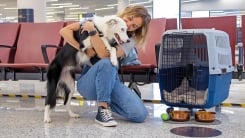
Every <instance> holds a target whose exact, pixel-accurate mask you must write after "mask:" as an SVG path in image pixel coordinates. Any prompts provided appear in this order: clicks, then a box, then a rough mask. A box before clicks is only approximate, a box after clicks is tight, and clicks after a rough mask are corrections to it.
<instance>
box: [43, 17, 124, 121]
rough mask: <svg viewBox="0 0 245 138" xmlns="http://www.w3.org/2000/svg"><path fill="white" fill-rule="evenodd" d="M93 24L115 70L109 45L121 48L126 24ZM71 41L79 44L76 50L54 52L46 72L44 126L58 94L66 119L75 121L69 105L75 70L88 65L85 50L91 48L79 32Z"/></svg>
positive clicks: (112, 20) (113, 20) (109, 20)
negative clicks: (65, 110)
mask: <svg viewBox="0 0 245 138" xmlns="http://www.w3.org/2000/svg"><path fill="white" fill-rule="evenodd" d="M93 22H94V24H95V26H96V27H97V29H98V31H99V32H101V33H102V34H103V37H101V39H102V40H103V42H104V44H105V46H106V48H107V50H108V51H109V52H110V59H111V62H112V64H113V65H115V66H117V64H118V63H117V57H116V49H115V47H111V45H110V44H111V42H116V43H117V44H121V43H124V42H128V41H129V38H128V35H127V25H126V23H125V22H124V21H123V20H122V19H121V18H120V17H117V16H105V17H98V16H95V17H94V18H93ZM74 37H75V39H77V40H78V41H79V43H80V50H77V49H75V48H74V47H72V46H71V45H70V44H68V43H66V44H65V46H64V47H63V48H62V49H61V50H60V51H59V52H58V54H57V55H56V57H55V58H54V60H53V61H52V62H51V64H50V65H49V68H48V72H47V97H46V99H45V111H44V122H46V123H50V122H51V118H50V112H51V109H53V108H54V107H55V106H56V99H57V97H58V95H59V94H60V93H63V94H64V105H66V109H67V111H68V113H69V115H70V117H73V118H78V117H79V115H78V114H75V113H73V112H72V111H71V107H70V102H71V99H72V96H73V93H74V91H75V71H76V70H75V69H76V67H77V66H78V65H79V66H81V65H82V64H90V63H91V62H90V58H89V57H88V56H86V54H85V52H84V51H85V50H86V49H87V48H89V47H92V46H91V43H90V37H89V35H88V32H85V31H84V32H83V33H81V30H79V31H76V32H74Z"/></svg>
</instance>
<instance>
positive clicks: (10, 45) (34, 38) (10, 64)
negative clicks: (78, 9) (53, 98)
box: [0, 22, 65, 80]
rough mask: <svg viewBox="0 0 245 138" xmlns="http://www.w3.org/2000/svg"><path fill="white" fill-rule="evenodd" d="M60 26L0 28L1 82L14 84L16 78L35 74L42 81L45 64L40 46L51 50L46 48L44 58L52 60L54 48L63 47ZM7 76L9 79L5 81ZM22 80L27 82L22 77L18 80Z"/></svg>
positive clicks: (40, 24) (18, 24)
mask: <svg viewBox="0 0 245 138" xmlns="http://www.w3.org/2000/svg"><path fill="white" fill-rule="evenodd" d="M64 26H65V23H64V22H55V23H4V24H0V35H1V36H0V48H1V50H0V55H1V56H0V58H1V59H0V61H1V63H0V68H1V72H2V79H4V80H6V79H9V78H10V79H13V80H16V79H17V76H16V75H20V74H21V73H24V72H27V73H37V72H38V74H40V77H39V79H40V80H44V73H45V71H46V69H47V67H48V63H45V61H44V58H43V53H42V50H41V46H42V45H46V46H47V45H49V46H53V47H55V48H50V49H49V50H48V53H47V56H48V58H49V59H53V58H54V57H55V55H56V52H57V50H58V48H59V47H62V45H63V39H62V37H61V36H60V34H59V30H60V29H61V28H62V27H64ZM9 72H10V73H9ZM18 73H20V74H18ZM8 74H9V75H10V77H9V78H8ZM25 77H26V78H28V75H26V74H24V75H23V77H21V78H20V79H24V78H25Z"/></svg>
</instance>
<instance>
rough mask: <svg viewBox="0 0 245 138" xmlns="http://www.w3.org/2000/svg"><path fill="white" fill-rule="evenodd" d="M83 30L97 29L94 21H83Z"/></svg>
mask: <svg viewBox="0 0 245 138" xmlns="http://www.w3.org/2000/svg"><path fill="white" fill-rule="evenodd" d="M82 30H83V31H88V32H91V31H94V30H95V27H94V23H93V22H91V21H85V22H83V24H82Z"/></svg>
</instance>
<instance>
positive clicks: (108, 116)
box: [101, 109, 114, 120]
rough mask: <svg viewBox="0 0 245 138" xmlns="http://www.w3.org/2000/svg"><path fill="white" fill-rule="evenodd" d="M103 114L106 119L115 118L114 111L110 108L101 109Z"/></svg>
mask: <svg viewBox="0 0 245 138" xmlns="http://www.w3.org/2000/svg"><path fill="white" fill-rule="evenodd" d="M101 114H102V117H103V119H104V120H113V119H114V118H113V117H112V113H111V111H110V110H108V109H101Z"/></svg>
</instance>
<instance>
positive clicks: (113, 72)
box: [77, 58, 148, 122]
mask: <svg viewBox="0 0 245 138" xmlns="http://www.w3.org/2000/svg"><path fill="white" fill-rule="evenodd" d="M77 90H78V92H79V93H80V94H81V95H82V96H83V97H84V98H86V99H87V100H96V101H97V102H107V103H108V104H109V105H110V108H111V110H112V111H113V112H116V113H118V114H119V115H121V116H123V117H125V118H126V119H127V120H129V121H132V122H144V120H145V119H146V117H147V114H148V113H147V110H146V108H145V106H144V103H143V102H142V100H141V99H140V98H139V97H138V95H137V94H136V93H135V92H133V91H132V90H131V89H129V88H128V87H127V86H125V85H124V84H123V83H122V82H121V81H120V79H119V76H118V69H117V67H115V66H113V65H112V64H111V62H110V60H109V59H108V58H105V59H101V60H100V61H98V62H97V63H96V64H94V65H93V66H92V67H91V68H90V69H89V70H88V71H87V72H86V73H85V74H83V75H81V77H80V78H79V79H78V80H77Z"/></svg>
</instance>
